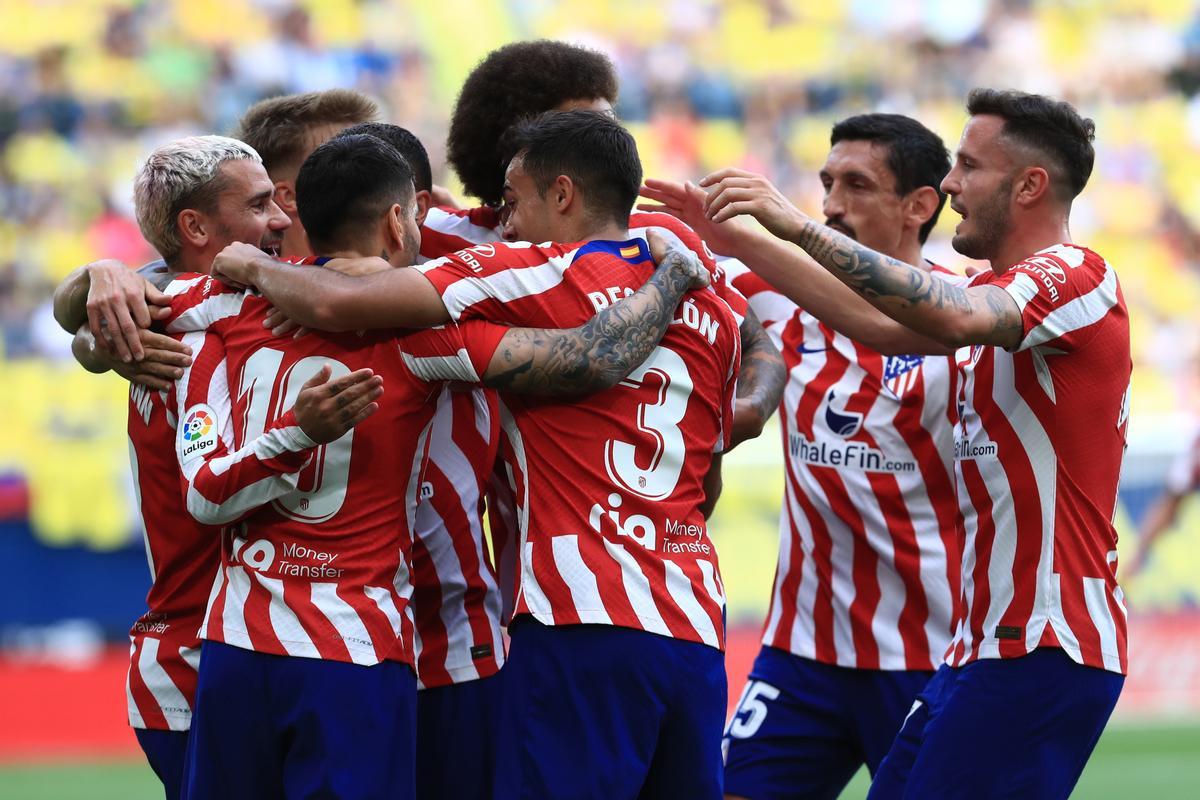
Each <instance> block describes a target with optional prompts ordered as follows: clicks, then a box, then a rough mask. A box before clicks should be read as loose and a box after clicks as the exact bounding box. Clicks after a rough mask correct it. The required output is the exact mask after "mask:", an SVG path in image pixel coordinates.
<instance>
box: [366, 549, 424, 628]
mask: <svg viewBox="0 0 1200 800" xmlns="http://www.w3.org/2000/svg"><path fill="white" fill-rule="evenodd" d="M400 570H402V571H403V572H404V577H401V576H400V571H399V570H398V571H397V573H396V576H397V577H396V590H397V591H396V594H393V593H392V592H390V591H388V590H387V589H385V588H383V587H382V586H364V587H362V590H363V594H365V595H366V596H367V598H368V599H369V600H371V601H372V602H374V603H375V605H376V606H378V607H379V610H380V611H382V612H383V614H384V616H386V617H387V620H388V624H389V625H391V628H392V630H394V631H399V630H403V629H404V628H405V627H406V626H405V624H404V622H405V618H406V617H407V618H408V623H409V626H411V624H412V608H411V607H406V608H405V609H404V612H403V613H401V611H400V607H399V606H397V605H396V598H397V597H411V596H412V594H411V592H410V593H409V594H404V593H403V592H400V587H401V586H405V587H407V585H408V570H407V568H406V567H405V566H404V559H400Z"/></svg>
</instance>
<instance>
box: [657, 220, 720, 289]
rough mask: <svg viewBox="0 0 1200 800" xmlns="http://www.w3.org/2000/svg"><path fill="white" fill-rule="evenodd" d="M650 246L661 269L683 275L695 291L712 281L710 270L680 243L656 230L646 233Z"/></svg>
mask: <svg viewBox="0 0 1200 800" xmlns="http://www.w3.org/2000/svg"><path fill="white" fill-rule="evenodd" d="M646 241H647V242H648V243H649V244H650V255H651V256H652V257H653V258H654V263H655V264H658V265H659V268H660V269H673V270H678V271H679V272H681V273H683V274H684V275H686V276H687V278H688V283H689V285H690V286H691V288H693V289H703V288H704V287H705V286H708V284H709V283H711V281H712V276H711V275H710V274H709V272H708V268H707V267H705V266H704V264H703V263H701V261H700V259H699V257H697V256H696V254H695V253H693V252H692V251H691V250H688V249H686V248H684V247H680V246H679V244H678V242H675V241H672V240H668V239H667V237H665V236H663V235H662V234H661V233H659V232H658V231H657V230H655V229H654V228H651V229H650V230H648V231H647V232H646Z"/></svg>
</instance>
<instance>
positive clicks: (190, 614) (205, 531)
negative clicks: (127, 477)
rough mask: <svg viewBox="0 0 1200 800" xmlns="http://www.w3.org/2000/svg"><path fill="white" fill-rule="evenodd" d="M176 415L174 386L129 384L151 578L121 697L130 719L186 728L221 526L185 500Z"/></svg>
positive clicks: (132, 447) (133, 456) (140, 724)
mask: <svg viewBox="0 0 1200 800" xmlns="http://www.w3.org/2000/svg"><path fill="white" fill-rule="evenodd" d="M205 366H206V365H204V364H197V365H195V366H194V367H193V369H197V370H198V369H204V368H205ZM175 421H176V412H175V393H174V391H170V392H156V391H153V390H151V389H147V388H146V387H144V386H138V385H136V384H135V385H132V386H130V390H129V464H130V466H131V467H132V469H133V485H134V489H135V490H136V492H137V500H138V508H139V510H140V512H141V515H142V526H143V529H144V531H145V544H146V558H147V560H148V561H149V562H150V576H151V578H152V581H153V582H152V583H151V585H150V591H149V593H148V594H147V595H146V606H147V609H148V610H147V611H146V613H145V614H143V615H142V616H141V618H139V619H138V620H137V622H135V623H134V624H133V627H132V628H131V629H130V631H129V638H130V641H131V648H130V652H131V658H130V663H129V675H128V678H127V681H126V699H127V701H128V707H129V724H130V725H132V726H133V727H135V728H150V729H154V730H173V731H186V730H188V728H190V727H191V721H192V704H193V701H194V700H195V697H196V670H197V668H198V666H199V664H200V636H199V631H200V625H201V623H203V621H204V608H205V603H206V601H207V600H208V591H209V587H211V586H212V582H213V578H214V577H215V576H216V574H217V566H218V564H219V559H220V531H219V530H218V529H217V528H214V527H210V526H207V525H201V524H199V523H197V522H196V521H195V520H194V519H192V517H191V516H190V515H189V514H188V513H187V511H186V509H185V508H184V505H183V496H182V495H181V494H180V493H179V478H178V475H179V465H178V463H177V462H176V460H175Z"/></svg>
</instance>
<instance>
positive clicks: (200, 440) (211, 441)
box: [178, 403, 217, 464]
mask: <svg viewBox="0 0 1200 800" xmlns="http://www.w3.org/2000/svg"><path fill="white" fill-rule="evenodd" d="M178 435H179V455H180V458H181V459H182V460H183V463H184V464H188V463H191V462H192V461H195V460H196V459H197V458H201V457H203V456H204V455H206V454H208V453H211V452H212V451H213V450H215V449H217V415H216V413H215V412H214V411H213V410H212V408H211V407H210V406H208V405H205V404H204V403H201V404H200V405H198V406H192V407H191V408H189V409H188V410H187V411H186V412H185V413H184V415H183V423H182V424H181V425H180V426H179V434H178Z"/></svg>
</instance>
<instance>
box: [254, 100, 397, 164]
mask: <svg viewBox="0 0 1200 800" xmlns="http://www.w3.org/2000/svg"><path fill="white" fill-rule="evenodd" d="M378 117H379V105H378V104H377V103H376V102H375V101H374V100H372V99H371V98H369V97H367V96H366V95H365V94H363V93H362V92H356V91H354V90H352V89H328V90H326V91H323V92H306V93H304V94H288V95H283V96H282V97H271V98H268V99H266V100H260V101H259V102H257V103H255V104H254V105H252V106H250V108H249V109H248V110H247V111H246V113H245V114H243V115H242V118H241V120H240V121H239V122H238V127H237V131H236V132H235V133H234V134H233V137H234V138H235V139H241V140H242V141H243V142H245V143H246V144H248V145H250V146H251V147H253V148H254V149H255V150H257V151H258V154H259V155H260V156H262V160H263V167H264V168H265V169H266V170H267V174H268V175H270V176H271V179H272V180H276V179H277V178H276V175H277V173H278V171H279V170H280V169H287V168H293V167H294V168H298V167H299V166H300V162H301V161H303V160H304V155H305V153H306V152H308V150H309V149H310V148H311V147H312V146H313V144H314V143H313V141H312V131H313V129H315V128H317V127H320V126H323V125H356V124H358V123H360V122H369V121H371V120H373V119H377V118H378Z"/></svg>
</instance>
